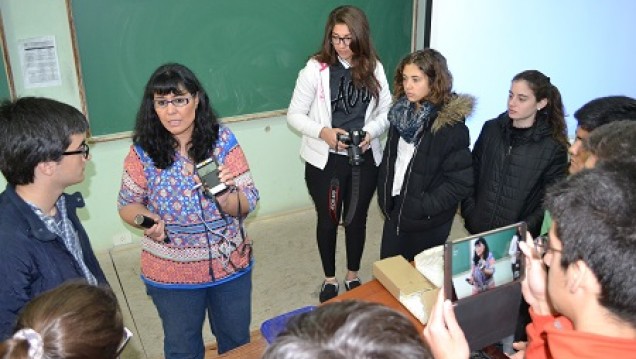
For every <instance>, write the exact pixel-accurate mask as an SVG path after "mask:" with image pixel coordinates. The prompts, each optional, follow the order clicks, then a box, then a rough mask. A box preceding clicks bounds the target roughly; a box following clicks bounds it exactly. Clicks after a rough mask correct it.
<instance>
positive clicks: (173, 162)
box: [118, 64, 259, 358]
mask: <svg viewBox="0 0 636 359" xmlns="http://www.w3.org/2000/svg"><path fill="white" fill-rule="evenodd" d="M204 161H205V162H208V163H212V164H214V162H216V163H218V164H219V165H218V180H219V181H220V182H223V183H224V184H225V186H224V187H226V189H225V190H224V191H222V192H219V193H217V194H212V193H210V192H209V191H208V190H207V188H206V186H203V188H202V187H201V185H202V183H201V181H202V178H204V176H203V174H202V173H201V176H198V175H197V172H196V170H195V168H196V164H197V163H201V162H204ZM215 175H216V174H215V173H214V171H213V172H212V176H215ZM258 199H259V194H258V191H257V190H256V187H255V186H254V182H253V180H252V175H251V173H250V168H249V166H248V164H247V160H246V158H245V156H244V154H243V150H242V149H241V146H240V145H239V143H238V141H237V139H236V137H234V134H233V133H232V132H231V131H230V129H229V128H227V127H225V126H222V125H220V124H219V123H218V121H217V118H216V116H215V115H214V112H213V110H212V108H211V105H210V100H209V98H208V95H207V93H206V91H205V89H204V88H203V87H202V86H201V83H200V82H199V80H198V79H197V78H196V76H195V75H194V74H193V73H192V71H190V70H189V69H188V68H186V67H185V66H183V65H179V64H166V65H163V66H161V67H159V68H158V69H157V70H156V71H155V72H154V73H153V74H152V76H151V77H150V80H149V81H148V83H147V85H146V89H145V92H144V95H143V98H142V101H141V106H140V108H139V112H138V114H137V123H136V125H135V132H134V135H133V145H132V146H131V148H130V151H129V153H128V156H127V157H126V159H125V161H124V174H123V179H122V184H121V190H120V192H119V201H118V208H119V214H120V216H121V218H122V219H123V220H124V221H126V222H127V223H129V224H131V225H136V222H135V217H136V216H137V215H139V214H142V215H145V216H147V217H150V218H151V219H152V220H153V221H154V225H153V224H152V223H151V227H150V228H147V229H146V230H145V231H144V234H145V236H144V237H143V238H142V240H141V245H142V254H141V274H142V280H143V281H144V282H145V284H146V289H147V292H148V294H149V295H150V296H151V297H152V300H153V302H154V304H155V306H156V307H157V310H158V312H159V316H160V317H161V321H162V324H163V329H164V351H165V357H166V358H175V357H177V356H178V355H185V353H187V354H188V355H189V356H188V357H192V358H203V356H204V344H203V338H202V332H201V328H202V326H203V321H204V318H205V316H206V314H207V316H208V318H209V321H210V325H211V329H212V332H213V334H214V335H215V337H216V339H217V344H218V351H219V353H223V352H226V351H228V350H231V349H233V348H235V347H237V346H240V345H242V344H245V343H247V342H248V341H249V324H250V312H251V287H252V279H251V268H252V261H251V258H252V256H251V254H252V249H251V245H250V241H249V239H248V237H247V236H246V234H245V232H244V230H243V225H242V221H243V219H244V218H245V217H246V216H247V214H248V213H249V212H251V211H253V210H254V208H255V207H256V202H257V201H258ZM179 357H180V356H179Z"/></svg>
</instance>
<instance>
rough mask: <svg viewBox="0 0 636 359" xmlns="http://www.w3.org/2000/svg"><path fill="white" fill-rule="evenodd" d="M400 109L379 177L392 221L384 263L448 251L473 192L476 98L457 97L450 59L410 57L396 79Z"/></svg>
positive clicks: (429, 54)
mask: <svg viewBox="0 0 636 359" xmlns="http://www.w3.org/2000/svg"><path fill="white" fill-rule="evenodd" d="M394 81H395V84H394V88H395V94H394V97H395V103H394V104H393V106H392V107H391V110H390V111H389V115H388V119H389V122H390V124H391V127H390V129H389V135H388V138H387V142H386V147H385V150H384V155H383V159H382V163H381V164H380V169H379V172H380V173H379V178H378V201H379V203H380V208H381V209H382V212H383V214H384V217H385V222H384V230H383V233H382V244H381V249H380V257H381V258H386V257H391V256H394V255H402V256H404V257H405V258H406V259H407V260H409V261H412V260H413V259H414V257H415V255H416V254H418V253H419V252H421V251H423V250H425V249H427V248H430V247H434V246H437V245H441V244H443V243H444V242H445V241H446V239H447V238H448V235H449V233H450V229H451V225H452V223H453V217H454V215H455V213H456V211H457V207H458V205H459V203H460V201H462V200H463V199H464V198H466V197H467V196H468V195H469V194H470V192H471V188H472V182H473V177H472V166H471V155H470V150H469V148H468V146H469V144H470V140H469V134H468V128H467V127H466V125H465V124H464V121H465V118H466V117H467V116H468V115H470V113H471V112H472V109H473V106H474V98H473V97H471V96H467V95H457V94H455V93H453V92H452V84H453V80H452V75H451V73H450V71H449V70H448V67H447V64H446V59H445V58H444V56H442V55H441V54H440V53H439V52H437V51H436V50H433V49H425V50H421V51H416V52H414V53H412V54H410V55H407V56H406V57H405V58H404V59H403V60H402V62H401V63H400V65H399V66H398V70H397V71H396V74H395V79H394Z"/></svg>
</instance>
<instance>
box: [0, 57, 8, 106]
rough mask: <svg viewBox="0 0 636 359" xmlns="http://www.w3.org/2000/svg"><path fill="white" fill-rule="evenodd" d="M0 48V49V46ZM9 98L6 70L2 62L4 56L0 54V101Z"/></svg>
mask: <svg viewBox="0 0 636 359" xmlns="http://www.w3.org/2000/svg"><path fill="white" fill-rule="evenodd" d="M0 46H2V45H0ZM0 50H2V48H1V47H0ZM10 98H11V91H10V90H9V81H8V80H7V71H6V67H5V63H4V58H3V57H2V56H0V101H4V100H5V99H10Z"/></svg>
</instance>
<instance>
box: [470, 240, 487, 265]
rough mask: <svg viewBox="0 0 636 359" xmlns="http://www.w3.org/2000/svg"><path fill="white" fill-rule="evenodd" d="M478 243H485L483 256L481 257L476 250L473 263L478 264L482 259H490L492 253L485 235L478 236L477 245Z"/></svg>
mask: <svg viewBox="0 0 636 359" xmlns="http://www.w3.org/2000/svg"><path fill="white" fill-rule="evenodd" d="M478 244H483V245H484V251H483V252H482V257H479V256H478V255H477V251H475V253H474V254H473V264H474V265H477V263H479V260H480V259H482V258H483V259H488V255H489V254H490V248H488V242H486V238H484V237H479V238H477V240H476V241H475V246H477V245H478Z"/></svg>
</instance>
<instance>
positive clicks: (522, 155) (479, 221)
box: [462, 113, 568, 236]
mask: <svg viewBox="0 0 636 359" xmlns="http://www.w3.org/2000/svg"><path fill="white" fill-rule="evenodd" d="M511 133H512V120H511V119H510V118H509V117H508V114H507V113H503V114H501V115H499V117H498V118H496V119H492V120H490V121H487V122H486V123H485V124H484V127H483V129H482V131H481V134H480V135H479V138H478V139H477V142H476V143H475V147H474V149H473V168H474V176H475V192H474V194H473V195H472V196H471V197H470V198H469V199H467V200H466V201H464V203H463V204H462V214H463V216H464V219H465V224H466V229H467V230H468V231H469V232H471V233H479V232H483V231H487V230H490V229H494V228H497V227H501V226H505V225H508V224H512V223H515V222H518V221H525V222H527V223H528V230H529V231H530V233H531V234H533V235H535V236H536V235H538V234H539V231H540V229H541V222H542V220H543V214H544V209H543V205H542V203H543V197H544V195H545V191H546V188H547V187H548V186H549V185H550V184H552V183H554V182H555V181H557V180H559V179H561V178H563V177H565V176H566V175H567V168H568V156H567V148H566V146H565V145H564V144H561V143H559V142H558V141H557V140H556V139H554V138H553V136H552V133H551V128H550V126H549V124H548V123H547V120H546V119H545V117H538V118H537V121H536V122H535V124H534V126H533V127H532V128H530V129H529V130H528V131H526V132H525V133H524V134H523V135H524V136H523V137H522V138H520V139H518V140H517V141H515V143H513V142H512V140H511Z"/></svg>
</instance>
